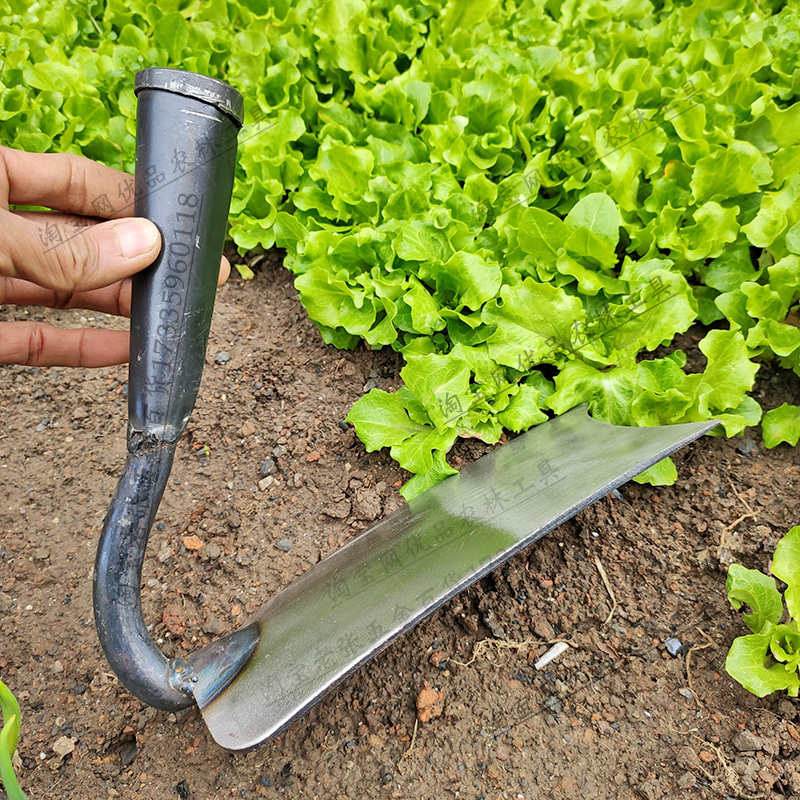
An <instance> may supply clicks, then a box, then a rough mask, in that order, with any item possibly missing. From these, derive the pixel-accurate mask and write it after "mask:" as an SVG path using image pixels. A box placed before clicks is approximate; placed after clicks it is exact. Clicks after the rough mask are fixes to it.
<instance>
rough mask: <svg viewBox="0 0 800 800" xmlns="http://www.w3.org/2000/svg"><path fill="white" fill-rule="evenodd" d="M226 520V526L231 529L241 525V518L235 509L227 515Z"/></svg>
mask: <svg viewBox="0 0 800 800" xmlns="http://www.w3.org/2000/svg"><path fill="white" fill-rule="evenodd" d="M227 522H228V527H229V528H231V529H232V530H236V528H241V527H242V518H241V517H240V516H239V515H238V514H237V513H236V512H235V511H234V512H233V514H231V515H230V516H229V517H228V519H227Z"/></svg>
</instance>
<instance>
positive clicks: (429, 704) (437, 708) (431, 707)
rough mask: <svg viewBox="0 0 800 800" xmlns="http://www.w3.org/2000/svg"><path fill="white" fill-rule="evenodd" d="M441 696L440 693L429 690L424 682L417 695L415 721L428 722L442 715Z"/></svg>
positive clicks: (426, 682)
mask: <svg viewBox="0 0 800 800" xmlns="http://www.w3.org/2000/svg"><path fill="white" fill-rule="evenodd" d="M442 696H443V695H442V692H440V691H438V690H436V689H431V686H430V684H429V683H428V681H425V683H424V684H423V687H422V691H421V692H420V693H419V694H418V695H417V719H418V720H419V721H420V722H430V721H431V720H432V719H433V718H434V717H440V716H441V715H442Z"/></svg>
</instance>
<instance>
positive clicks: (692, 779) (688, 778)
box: [678, 772, 697, 789]
mask: <svg viewBox="0 0 800 800" xmlns="http://www.w3.org/2000/svg"><path fill="white" fill-rule="evenodd" d="M696 783H697V776H696V775H695V774H694V773H693V772H684V773H683V775H681V776H680V778H678V788H680V789H691V788H692V786H694V785H695V784H696Z"/></svg>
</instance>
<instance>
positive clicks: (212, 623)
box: [203, 617, 224, 636]
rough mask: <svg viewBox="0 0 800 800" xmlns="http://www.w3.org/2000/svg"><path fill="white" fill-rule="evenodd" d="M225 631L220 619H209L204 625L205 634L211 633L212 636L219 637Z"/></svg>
mask: <svg viewBox="0 0 800 800" xmlns="http://www.w3.org/2000/svg"><path fill="white" fill-rule="evenodd" d="M223 630H224V627H223V625H222V621H221V620H220V619H219V617H209V618H208V619H207V620H206V621H205V622H204V623H203V631H204V632H205V633H210V634H211V635H212V636H219V635H220V634H221V633H222V631H223Z"/></svg>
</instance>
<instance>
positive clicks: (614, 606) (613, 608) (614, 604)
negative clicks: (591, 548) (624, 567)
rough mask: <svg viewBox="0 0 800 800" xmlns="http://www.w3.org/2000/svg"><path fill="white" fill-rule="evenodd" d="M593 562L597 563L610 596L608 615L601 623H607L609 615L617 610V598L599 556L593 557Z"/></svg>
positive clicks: (611, 615) (609, 618)
mask: <svg viewBox="0 0 800 800" xmlns="http://www.w3.org/2000/svg"><path fill="white" fill-rule="evenodd" d="M594 563H595V564H596V565H597V571H598V572H599V573H600V577H601V578H602V579H603V583H604V584H605V587H606V591H607V592H608V596H609V597H610V598H611V611H609V612H608V616H607V617H606V620H605V622H604V623H603V625H608V623H609V622H611V617H613V616H614V612H615V611H616V610H617V598H616V597H615V596H614V590H613V589H612V588H611V581H609V580H608V574H607V573H606V568H605V567H604V566H603V562H602V561H601V560H600V557H599V556H595V557H594Z"/></svg>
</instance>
